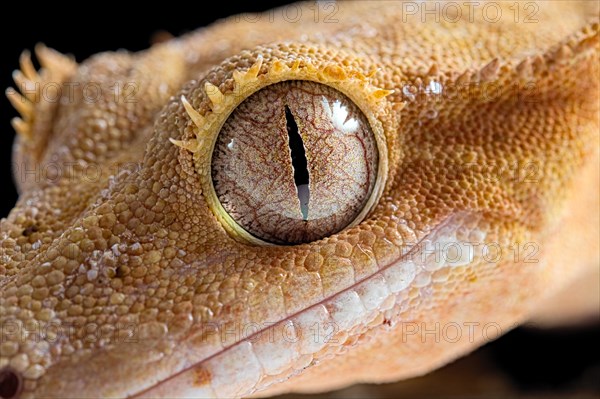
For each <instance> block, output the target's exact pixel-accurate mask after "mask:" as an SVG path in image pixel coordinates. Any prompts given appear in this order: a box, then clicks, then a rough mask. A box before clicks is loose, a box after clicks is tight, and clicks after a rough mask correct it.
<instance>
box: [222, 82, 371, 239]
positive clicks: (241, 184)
mask: <svg viewBox="0 0 600 399" xmlns="http://www.w3.org/2000/svg"><path fill="white" fill-rule="evenodd" d="M378 162H379V154H378V150H377V143H376V140H375V137H374V135H373V132H372V130H371V127H370V125H369V122H368V120H367V118H366V117H365V115H364V114H363V113H362V112H361V110H360V109H359V108H358V106H356V105H355V104H354V103H353V102H352V101H351V100H350V99H349V98H348V97H346V96H345V95H343V94H342V93H340V92H339V91H337V90H335V89H333V88H331V87H329V86H326V85H322V84H319V83H314V82H310V81H285V82H281V83H276V84H273V85H270V86H267V87H265V88H264V89H262V90H260V91H258V92H256V93H254V94H253V95H251V96H250V97H248V98H247V99H246V100H245V101H244V102H242V103H241V104H240V105H239V106H238V107H237V108H236V110H235V111H234V112H233V113H232V114H231V115H230V116H229V118H228V119H227V121H226V122H225V124H224V125H223V127H222V129H221V132H220V133H219V135H218V137H217V141H216V144H215V149H214V152H213V156H212V165H211V170H212V179H213V185H214V188H215V192H216V194H217V197H218V199H219V201H220V202H221V205H222V206H223V208H224V209H225V211H226V212H227V213H228V214H229V215H230V216H231V217H232V218H233V220H234V221H235V222H236V223H237V224H238V225H239V226H241V227H242V228H243V229H244V230H246V231H247V232H248V233H250V234H251V235H253V236H255V237H258V238H260V239H262V240H264V241H268V242H271V243H277V244H299V243H305V242H310V241H314V240H318V239H320V238H323V237H326V236H328V235H331V234H334V233H337V232H339V231H340V230H342V229H343V228H345V227H347V226H349V225H351V224H352V223H353V222H354V223H357V222H360V220H356V219H357V217H358V216H359V214H360V213H361V211H362V210H363V208H364V207H365V204H366V203H367V201H368V199H369V197H370V196H371V194H372V192H373V187H374V185H375V181H376V177H377V165H378Z"/></svg>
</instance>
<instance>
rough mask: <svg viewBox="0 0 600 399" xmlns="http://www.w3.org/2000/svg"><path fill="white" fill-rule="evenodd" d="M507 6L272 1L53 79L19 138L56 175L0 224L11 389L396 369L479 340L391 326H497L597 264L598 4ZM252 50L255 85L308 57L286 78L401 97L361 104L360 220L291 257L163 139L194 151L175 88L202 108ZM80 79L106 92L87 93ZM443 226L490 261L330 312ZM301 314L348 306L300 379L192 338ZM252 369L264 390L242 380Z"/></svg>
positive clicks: (237, 388)
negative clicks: (350, 76) (375, 185)
mask: <svg viewBox="0 0 600 399" xmlns="http://www.w3.org/2000/svg"><path fill="white" fill-rule="evenodd" d="M511 5H512V3H510V4H506V5H504V6H505V8H504V9H503V11H504V15H510V17H508V18H502V19H501V20H500V21H498V22H495V23H491V22H489V20H488V21H486V20H484V19H483V18H482V14H481V13H480V12H474V14H473V17H474V18H473V20H472V21H470V20H469V19H468V18H467V17H468V16H467V15H466V14H464V15H463V17H462V19H460V20H459V19H456V18H453V19H452V21H454V22H451V21H449V20H448V18H442V19H441V20H440V21H439V22H436V21H435V18H433V19H431V20H426V21H425V22H423V21H422V20H421V16H420V14H417V15H416V16H410V15H408V13H407V12H405V11H406V9H405V8H403V5H402V4H401V3H399V2H367V3H360V2H348V3H345V2H344V3H342V4H339V10H338V12H337V14H336V15H335V18H336V19H337V20H338V22H337V23H325V21H324V19H325V16H324V14H320V17H318V18H317V19H316V22H315V17H314V8H309V6H303V8H302V12H303V17H302V19H301V21H299V22H297V23H289V22H287V21H285V20H284V19H283V18H282V17H281V15H282V14H281V13H280V12H278V11H277V12H275V13H274V14H273V15H274V18H273V20H271V17H270V14H269V15H263V16H262V17H258V18H254V17H252V18H237V19H236V18H232V19H229V20H225V21H222V22H219V23H217V24H215V25H213V26H210V27H208V28H205V29H202V30H200V31H198V32H195V33H192V34H190V35H188V36H184V37H182V38H180V39H176V40H173V41H170V42H167V43H164V44H160V45H156V46H154V47H152V48H151V49H149V50H148V51H145V52H142V53H138V54H128V53H122V52H121V53H109V54H100V55H98V56H96V57H93V58H92V59H90V60H87V61H85V62H84V63H82V64H81V65H78V66H77V67H76V68H73V69H72V70H71V69H66V70H67V72H68V73H67V76H64V77H62V79H63V80H64V81H65V82H80V83H82V84H81V85H80V86H76V87H75V89H74V95H73V97H72V99H70V100H65V101H62V102H59V103H53V104H44V103H43V101H42V102H40V103H38V104H36V107H35V111H34V118H33V125H32V127H31V137H29V138H24V137H21V138H19V140H18V141H17V143H16V145H15V157H16V160H17V162H18V164H19V165H29V166H28V167H29V168H30V169H33V168H34V166H35V167H36V168H37V169H35V170H38V171H44V173H46V172H48V171H51V169H52V168H56V166H57V165H58V166H60V170H61V173H59V174H58V175H57V176H54V175H52V176H51V177H53V178H52V179H50V178H48V175H47V174H43V175H40V174H38V175H37V177H36V175H32V174H27V175H22V176H17V182H18V183H19V187H20V198H19V201H18V203H17V205H16V206H15V208H14V209H13V211H12V212H11V213H10V215H9V216H8V217H7V218H6V219H3V220H2V222H1V234H2V236H1V239H2V244H1V247H0V262H1V263H0V273H1V274H0V289H1V291H0V295H1V297H0V311H1V312H0V322H1V323H2V333H3V337H2V343H1V347H0V348H1V349H2V350H1V353H0V368H4V370H12V372H16V373H18V374H20V375H21V376H22V379H23V392H22V393H21V397H32V396H35V397H48V396H50V397H69V396H73V397H86V396H93V397H98V396H130V395H136V394H142V393H145V394H147V395H150V396H157V395H165V396H176V395H179V394H183V393H188V394H194V392H196V394H198V395H204V394H207V392H208V393H210V394H216V395H227V396H232V395H248V394H251V393H253V392H255V390H256V389H257V387H258V386H259V385H260V387H261V388H267V389H268V390H267V391H262V392H257V394H261V395H267V394H274V393H277V392H285V391H290V390H296V391H318V390H325V389H332V388H335V387H340V386H343V385H347V384H350V383H354V382H357V381H370V382H382V381H390V380H394V379H398V378H406V377H410V376H414V375H418V374H421V373H425V372H427V371H430V370H432V369H434V368H436V367H439V366H440V365H442V364H444V363H446V362H448V361H450V360H452V359H453V358H455V357H457V356H459V355H462V354H464V353H466V352H468V351H470V350H473V349H474V348H476V347H477V346H478V345H480V344H481V343H483V342H484V338H485V337H484V336H482V334H481V333H480V332H479V333H478V334H476V336H475V338H474V339H470V338H471V337H470V336H469V334H467V333H466V331H467V330H466V329H465V330H463V334H462V336H461V337H459V338H458V339H454V338H455V335H454V334H453V335H452V338H453V339H443V336H442V339H437V340H436V339H426V334H424V331H419V332H417V333H415V332H414V331H413V330H411V331H408V330H407V328H406V325H407V324H406V323H407V322H411V323H414V324H412V326H413V327H414V326H415V325H417V326H421V325H423V324H422V323H426V325H427V328H429V329H434V328H435V326H434V325H435V324H436V323H439V324H440V325H441V326H444V325H448V324H449V323H456V324H459V325H461V326H464V325H465V323H479V325H485V324H486V323H487V324H490V323H495V324H494V325H497V326H498V327H499V329H500V330H502V331H506V330H507V329H509V328H511V327H512V326H514V325H515V324H517V323H520V322H523V321H525V320H526V319H527V318H528V317H530V316H531V312H532V311H533V309H534V308H536V307H539V306H540V303H542V301H543V300H544V299H545V298H547V297H550V296H552V294H553V293H555V292H558V291H559V290H562V289H565V288H566V287H567V286H568V285H569V283H570V282H572V281H574V280H575V279H576V278H577V277H578V276H581V275H583V274H585V273H587V272H588V271H593V270H594V269H595V268H597V267H598V247H597V246H598V230H597V229H598V216H597V213H598V154H597V150H598V127H599V125H598V72H599V71H598V23H597V16H598V10H597V9H595V6H596V4H595V2H584V3H582V4H572V3H570V2H569V3H567V2H544V3H541V4H539V11H538V13H537V14H536V16H535V18H536V19H537V20H538V22H537V23H524V22H523V18H522V17H523V15H522V14H521V17H520V19H518V20H517V22H515V18H514V17H513V14H512V13H511V12H512V11H510V9H509V7H510V6H511ZM311 7H312V6H311ZM403 11H404V12H403ZM448 12H450V11H448ZM404 21H405V22H404ZM259 55H260V56H262V57H263V60H264V61H263V65H262V67H261V69H260V76H261V77H262V78H261V79H262V80H261V81H262V82H263V84H267V83H268V82H269V79H270V78H269V74H270V73H271V69H270V66H272V65H273V64H274V63H275V62H276V61H277V60H279V61H280V62H281V63H283V64H285V65H288V66H290V67H293V64H294V61H295V60H303V61H302V62H303V64H302V65H304V66H300V67H299V68H300V70H301V69H302V68H304V67H305V65H306V64H307V63H312V64H313V65H316V66H317V67H322V66H325V65H336V66H338V67H341V68H342V69H343V70H347V71H350V70H358V71H360V72H361V73H363V74H364V75H368V74H369V73H370V72H371V71H375V73H374V75H373V76H372V77H371V80H370V84H371V85H372V86H374V87H380V88H385V89H390V90H391V89H393V90H395V92H394V93H393V94H391V95H389V96H387V97H385V98H383V99H382V100H381V101H382V102H381V103H379V104H380V105H381V106H379V107H378V108H375V107H373V110H372V111H370V112H371V113H372V116H373V117H374V118H376V119H377V120H378V121H379V122H380V123H381V126H382V127H383V130H384V131H385V136H386V140H387V148H384V149H382V151H387V155H388V159H389V164H388V170H387V180H386V181H385V187H384V191H383V195H382V196H381V198H380V199H379V201H378V202H377V204H376V206H375V208H374V209H373V211H372V212H371V213H370V214H369V215H368V216H367V218H366V219H365V220H364V221H363V222H362V223H360V224H358V225H357V226H354V227H351V228H348V229H346V230H344V231H342V232H340V233H338V234H334V235H332V236H330V237H328V238H326V239H323V240H320V241H316V242H312V243H308V244H303V245H298V246H271V247H264V246H259V245H250V244H247V243H243V242H241V241H240V240H238V239H236V237H232V236H231V235H230V234H229V233H228V232H227V231H226V230H225V229H224V228H223V227H222V225H221V224H220V223H219V221H218V219H217V218H215V216H214V214H213V213H212V211H211V209H209V207H208V206H207V202H206V199H205V197H204V195H203V191H202V188H201V187H200V184H199V182H198V181H199V179H198V175H197V173H198V171H197V170H196V168H195V166H194V161H193V159H192V155H191V153H190V152H189V151H187V150H186V149H182V148H179V147H177V146H175V145H173V144H172V143H171V142H170V141H169V138H175V139H182V140H186V139H191V138H193V137H194V129H195V128H194V125H193V123H192V122H191V121H190V118H189V116H188V114H187V113H186V111H185V110H184V107H183V106H182V102H181V100H180V95H182V94H183V95H185V96H186V98H187V99H188V100H189V101H190V103H191V104H192V105H193V106H194V108H195V109H197V110H198V111H199V113H200V114H203V115H205V114H207V113H208V112H209V111H210V109H211V102H210V99H209V98H208V96H207V95H206V94H205V91H204V88H205V82H211V83H212V84H214V85H215V86H217V87H219V88H220V89H221V91H222V92H223V93H227V92H228V91H230V90H231V89H232V87H233V78H232V74H233V72H234V70H240V71H245V70H246V69H248V68H249V67H250V66H251V65H252V64H253V63H254V62H255V61H256V60H257V58H258V56H259ZM59 65H62V64H59ZM60 67H61V66H59V67H58V68H60ZM62 67H63V68H66V67H65V66H62ZM55 68H57V67H56V66H55ZM49 69H50V67H49ZM46 75H50V74H49V73H47V74H46ZM42 76H45V75H44V74H42ZM54 76H61V74H60V73H55V74H54ZM91 81H93V82H100V84H102V85H103V86H102V87H103V88H105V90H102V95H103V96H102V97H101V98H98V99H97V100H96V101H93V102H86V101H84V96H83V93H82V91H81V90H83V89H82V87H84V83H86V82H91ZM115 82H135V83H136V87H137V88H138V91H137V92H136V94H135V96H134V97H135V101H134V102H129V101H126V98H125V97H126V96H125V94H123V93H121V94H122V95H121V97H117V98H115V96H114V90H111V89H109V87H112V85H114V83H115ZM440 87H441V88H443V92H442V93H443V94H448V95H437V94H438V93H439V91H440V90H439V89H440ZM457 87H462V88H464V87H466V88H467V89H468V90H466V92H463V91H460V90H457V89H456V88H457ZM415 88H421V89H420V90H417V91H418V92H415V90H414V89H415ZM457 92H459V93H460V94H458V95H453V96H451V95H449V94H450V93H454V94H456V93H457ZM175 94H177V95H175ZM65 95H66V94H65V93H64V92H63V96H65ZM172 95H173V97H170V96H172ZM354 96H355V97H361V96H364V97H368V96H367V94H366V93H360V92H359V93H354ZM367 111H369V110H367ZM36 165H37V166H36ZM116 165H121V167H120V168H117V167H116ZM122 165H127V167H123V166H122ZM23 168H25V166H23ZM515 170H516V171H517V175H515ZM117 172H118V173H117ZM40 173H41V172H40ZM40 176H41V177H40ZM449 234H455V235H456V237H459V236H460V237H465V236H468V237H471V238H472V239H476V238H479V239H482V238H483V237H485V242H489V243H495V244H496V245H497V246H498V247H499V248H502V249H504V250H505V251H506V252H503V253H504V254H505V255H504V256H502V257H501V258H500V259H497V260H496V261H494V262H488V261H484V260H482V258H481V257H480V256H477V255H475V256H474V257H472V258H469V259H468V260H467V262H463V263H462V264H461V265H460V266H458V267H444V268H436V267H434V266H432V265H431V264H429V263H427V262H425V263H424V266H422V271H421V272H419V273H418V274H417V276H416V277H415V276H414V274H413V275H412V277H411V278H410V279H409V280H410V281H409V282H408V283H407V284H406V286H404V288H403V289H401V290H399V291H398V292H397V295H396V296H394V298H393V299H394V301H393V303H392V304H391V305H390V304H388V303H386V304H385V305H384V304H383V303H378V304H377V305H376V306H373V307H369V305H368V304H367V303H366V301H364V300H363V305H360V306H361V307H358V305H357V306H354V307H352V309H353V310H355V311H356V315H354V316H356V317H363V316H365V315H364V314H363V313H365V314H366V313H367V310H366V309H370V310H369V314H370V315H372V317H369V322H368V323H362V324H361V325H360V326H358V327H360V328H358V329H357V328H355V327H356V326H351V325H348V324H344V323H343V322H342V321H341V320H342V319H343V317H342V316H346V315H347V314H348V312H349V310H348V309H347V308H344V307H343V304H344V303H350V302H351V301H350V300H349V299H348V298H355V297H356V295H358V297H360V295H361V293H362V292H364V289H366V288H365V287H366V285H364V284H371V283H372V284H374V282H373V280H375V278H378V279H379V280H378V281H380V282H381V281H383V280H382V279H384V278H385V280H386V281H387V283H388V285H390V281H392V280H394V278H397V277H398V276H394V275H391V272H390V273H387V274H381V273H384V272H385V269H386V268H389V269H388V271H389V270H396V269H393V267H395V266H397V265H404V266H402V267H404V269H402V270H408V266H407V265H408V264H409V263H407V262H406V261H405V257H406V255H407V248H415V247H416V246H417V244H418V243H420V242H424V241H426V240H427V239H428V238H432V237H433V238H435V237H438V238H439V237H442V236H444V237H446V236H448V235H449ZM438 238H436V239H438ZM458 240H464V239H463V238H460V239H458ZM442 241H443V240H442ZM515 243H521V244H520V248H521V251H523V243H533V244H535V245H536V247H535V248H537V249H539V251H538V252H537V253H536V255H535V257H536V258H537V259H538V260H539V262H537V263H528V262H526V260H527V259H524V256H518V257H515V256H513V254H514V249H510V248H511V246H513V247H514V245H515ZM507 253H509V254H510V256H507V255H506V254H507ZM423 267H424V268H423ZM427 270H429V271H427ZM358 283H361V284H362V283H364V284H363V285H360V284H358ZM398 284H399V283H398ZM353 287H354V288H353ZM348 289H354V291H347V290H348ZM347 292H351V293H354V294H352V295H354V296H351V295H350V296H347V297H344V298H346V302H343V301H342V299H340V298H341V297H339V296H338V295H341V294H342V293H347ZM336 298H337V299H336ZM361 298H362V297H361ZM313 305H315V306H316V307H315V306H313ZM315 309H325V310H323V311H324V312H328V314H330V315H332V317H333V316H334V315H338V316H339V315H340V314H342V316H339V317H340V318H339V319H335V318H334V319H335V320H338V327H339V329H338V332H337V334H336V336H335V337H336V339H337V343H335V344H334V343H333V342H327V343H325V344H324V346H323V347H322V348H320V349H319V351H318V353H316V352H315V353H310V354H309V352H310V351H308V350H305V349H302V350H301V352H302V355H303V356H302V357H301V360H302V362H301V363H302V367H295V368H293V367H291V366H292V364H291V363H292V360H291V358H290V359H288V358H284V360H283V361H282V360H281V358H278V359H279V360H277V359H276V360H277V361H280V363H283V364H279V365H278V366H277V367H274V366H273V367H271V366H272V364H271V363H272V362H276V360H273V359H271V358H270V357H269V355H268V354H269V353H271V354H273V353H279V352H278V351H279V350H280V348H278V347H276V343H273V344H272V346H271V347H270V346H269V342H266V343H265V342H262V341H261V342H262V343H261V342H259V343H253V342H241V341H243V339H242V338H241V337H240V334H238V333H229V334H225V335H224V336H219V335H218V334H217V335H215V334H209V333H207V330H206V329H205V328H204V327H205V326H206V325H210V326H213V327H214V326H216V328H218V329H219V330H220V331H228V329H230V330H232V331H234V327H235V326H238V327H237V328H238V330H239V326H246V325H248V324H249V323H257V324H258V325H260V326H261V327H260V328H266V327H264V326H265V325H266V324H265V323H267V322H278V321H282V320H286V319H288V320H293V322H294V326H295V328H297V329H298V330H299V329H300V324H301V323H300V322H299V320H300V319H301V316H302V315H303V314H304V313H306V312H307V311H308V310H315ZM340 309H345V310H344V312H346V313H344V312H341V311H340ZM360 309H362V310H360ZM336 312H337V313H336ZM354 316H353V317H354ZM311 317H312V318H311ZM306 318H307V320H308V322H309V324H312V323H313V322H318V321H319V320H320V319H318V318H317V317H314V316H310V317H309V316H307V317H306ZM232 326H234V327H232ZM52 331H56V332H57V333H52ZM211 331H212V330H211ZM488 335H490V333H488ZM236 344H237V346H236ZM261 345H262V346H261ZM289 346H290V347H291V346H292V345H291V344H290V345H289ZM240 348H241V349H240ZM244 348H245V349H244ZM248 348H249V349H248ZM261 348H262V349H261ZM246 349H247V350H248V351H249V352H243V351H244V350H246ZM240 353H242V354H244V353H246V354H248V353H249V354H250V355H243V356H242V355H240ZM265 354H266V355H265ZM330 355H334V356H330ZM336 355H337V356H336ZM292 357H293V356H292ZM256 358H258V359H259V361H258V363H257V361H256ZM297 360H298V357H297V356H296V357H295V358H294V360H293V361H294V362H295V361H297ZM270 362H271V363H270ZM259 363H260V364H261V365H262V366H260V367H258V366H256V367H258V368H257V369H256V370H258V371H257V373H258V374H257V375H258V377H257V378H258V380H260V381H262V382H261V383H260V384H258V380H257V379H256V378H255V377H256V376H254V375H252V376H250V375H249V374H247V373H248V371H247V370H250V369H252V367H255V366H254V365H255V364H259ZM269 365H270V366H269ZM269 367H271V368H272V369H273V370H275V371H272V372H267V369H269ZM290 369H294V370H295V371H290ZM228 373H229V374H228ZM245 373H246V374H245ZM266 374H272V375H275V376H276V377H275V378H271V377H267V376H266ZM240 376H243V378H242V377H240ZM219 379H220V380H219ZM224 380H227V381H228V385H229V386H230V387H233V389H234V390H233V391H232V390H227V388H226V387H225V388H224V387H223V384H222V381H224ZM169 384H170V385H169ZM153 389H154V390H153ZM190 392H191V393H190Z"/></svg>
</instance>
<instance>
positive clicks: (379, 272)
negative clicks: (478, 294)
mask: <svg viewBox="0 0 600 399" xmlns="http://www.w3.org/2000/svg"><path fill="white" fill-rule="evenodd" d="M459 214H461V215H464V214H472V212H460V213H459ZM454 216H457V213H454V214H451V215H448V216H446V217H444V219H443V220H442V221H441V222H439V223H438V224H437V225H436V226H435V227H434V228H432V229H430V231H429V232H428V233H427V234H425V235H423V236H422V237H421V238H420V239H419V240H416V241H415V242H414V243H413V244H412V245H410V246H409V247H408V250H406V251H405V252H404V253H403V254H401V255H400V256H399V257H398V258H396V259H395V260H393V261H391V262H389V263H388V264H387V265H385V266H383V267H380V268H379V269H378V270H377V271H376V272H374V273H372V274H370V275H369V276H366V277H363V278H361V279H360V280H357V281H355V282H354V283H353V284H352V285H350V286H348V287H346V288H344V289H342V290H340V291H338V292H336V293H335V294H332V295H329V296H328V297H326V298H323V299H322V300H320V301H319V302H317V303H314V304H312V305H310V306H308V307H306V308H304V309H302V310H300V311H298V312H295V313H293V314H290V315H288V316H287V317H285V318H284V319H281V320H279V321H277V322H275V323H273V324H272V325H270V326H269V327H264V328H261V329H259V330H257V331H256V332H254V333H252V334H249V335H247V336H245V337H244V338H243V339H241V340H238V341H236V342H234V343H232V344H230V345H229V346H227V347H224V348H223V349H221V350H219V351H217V352H215V353H213V354H211V355H210V356H207V357H205V358H204V359H202V360H201V361H198V362H194V363H193V364H190V365H189V366H186V367H184V368H183V369H181V370H179V371H177V372H176V373H174V374H171V375H169V376H168V377H166V378H164V379H162V380H160V381H157V382H155V383H152V384H151V385H150V386H148V387H146V388H143V389H141V390H140V391H138V392H135V393H134V394H132V395H129V396H127V398H129V399H135V398H140V397H142V396H143V395H145V394H147V393H150V392H151V391H152V390H154V389H156V388H159V387H160V386H162V385H164V384H166V383H167V382H169V381H171V380H173V379H175V378H177V377H179V376H181V375H183V374H184V373H186V372H188V371H190V370H193V369H195V368H197V367H198V366H200V365H201V364H203V363H207V362H209V361H210V360H211V359H214V358H216V357H218V356H219V355H222V354H224V353H226V352H227V351H230V350H232V349H233V348H235V347H236V346H238V345H240V344H242V343H244V342H254V341H253V339H256V338H257V337H259V336H260V335H261V334H264V333H265V332H266V331H267V330H268V329H269V328H274V327H277V326H281V325H283V324H284V323H286V322H288V321H290V320H292V319H294V318H296V317H298V316H300V315H302V314H305V313H308V312H309V311H310V310H311V309H315V308H317V307H319V306H324V305H325V304H328V303H330V302H331V301H332V300H333V299H335V298H336V297H338V296H341V295H343V294H344V293H348V292H351V291H352V290H355V289H357V288H358V287H360V286H361V285H363V284H365V283H368V282H369V281H372V280H374V279H375V278H377V276H378V275H382V274H383V273H385V271H386V270H388V269H390V268H392V267H394V266H397V265H401V264H402V263H403V262H405V261H407V260H408V261H410V259H411V257H412V256H413V255H414V254H415V253H417V250H418V249H419V248H420V246H421V244H423V243H425V242H427V240H428V239H429V238H431V237H432V236H434V235H435V233H436V232H438V231H440V230H442V229H443V228H444V227H447V226H448V225H450V221H451V219H452V218H453V217H454ZM409 286H410V285H409ZM366 312H369V310H367V311H366Z"/></svg>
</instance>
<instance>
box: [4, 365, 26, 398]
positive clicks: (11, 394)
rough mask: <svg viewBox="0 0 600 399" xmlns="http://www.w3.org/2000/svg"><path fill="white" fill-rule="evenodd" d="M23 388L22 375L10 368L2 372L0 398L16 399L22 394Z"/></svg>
mask: <svg viewBox="0 0 600 399" xmlns="http://www.w3.org/2000/svg"><path fill="white" fill-rule="evenodd" d="M22 388H23V380H22V378H21V374H19V373H18V372H16V371H15V370H12V369H10V368H8V367H7V368H4V369H2V370H0V398H2V399H15V398H17V397H18V396H19V394H20V393H21V389H22Z"/></svg>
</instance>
